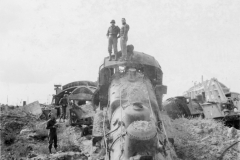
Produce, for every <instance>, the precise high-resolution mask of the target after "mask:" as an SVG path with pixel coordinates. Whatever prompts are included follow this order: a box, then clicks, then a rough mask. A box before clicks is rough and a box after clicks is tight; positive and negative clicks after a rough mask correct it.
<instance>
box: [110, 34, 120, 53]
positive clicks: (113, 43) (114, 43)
mask: <svg viewBox="0 0 240 160" xmlns="http://www.w3.org/2000/svg"><path fill="white" fill-rule="evenodd" d="M117 43H118V38H117V37H113V36H110V37H109V38H108V53H112V47H113V50H114V54H115V55H116V54H117V52H118V50H117Z"/></svg>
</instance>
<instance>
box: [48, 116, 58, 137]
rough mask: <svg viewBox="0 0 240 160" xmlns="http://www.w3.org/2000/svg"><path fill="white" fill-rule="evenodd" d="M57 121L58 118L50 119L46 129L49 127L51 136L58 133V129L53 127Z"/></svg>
mask: <svg viewBox="0 0 240 160" xmlns="http://www.w3.org/2000/svg"><path fill="white" fill-rule="evenodd" d="M56 123H57V122H56V120H52V119H50V120H48V122H47V127H46V129H49V132H48V135H49V136H51V135H56V134H57V129H56V128H55V127H53V126H54V125H55V124H56Z"/></svg>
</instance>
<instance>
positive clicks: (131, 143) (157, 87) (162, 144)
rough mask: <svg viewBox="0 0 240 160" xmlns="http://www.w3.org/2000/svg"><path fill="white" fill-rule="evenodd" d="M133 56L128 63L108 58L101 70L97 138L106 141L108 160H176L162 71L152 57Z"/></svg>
mask: <svg viewBox="0 0 240 160" xmlns="http://www.w3.org/2000/svg"><path fill="white" fill-rule="evenodd" d="M130 55H131V58H130V60H128V61H109V57H106V58H105V59H104V61H103V63H102V65H101V66H100V68H99V88H98V90H97V93H95V97H94V100H93V101H94V104H95V105H97V106H99V108H100V111H99V112H101V113H102V114H96V116H98V118H97V117H95V118H94V123H93V136H95V139H97V138H99V137H100V138H101V137H102V142H103V143H102V148H104V149H105V151H106V152H105V160H106V159H109V160H116V159H119V160H130V159H134V160H135V159H136V160H173V159H175V158H174V157H176V154H175V151H174V149H173V146H172V143H170V140H172V139H171V137H169V136H168V135H167V127H166V126H165V125H164V123H163V119H162V118H163V116H162V109H161V108H162V95H163V94H166V91H167V87H166V86H164V85H162V75H163V73H162V70H161V67H160V65H159V63H158V62H157V61H156V60H155V59H154V57H152V56H150V55H147V54H144V53H141V52H136V51H132V53H130ZM99 115H101V116H99ZM100 122H103V123H100ZM93 141H94V140H93ZM93 144H95V143H93Z"/></svg>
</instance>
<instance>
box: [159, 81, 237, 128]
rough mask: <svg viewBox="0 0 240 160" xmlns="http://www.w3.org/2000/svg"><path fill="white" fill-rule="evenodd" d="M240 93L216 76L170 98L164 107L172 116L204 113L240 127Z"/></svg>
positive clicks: (205, 115) (206, 116)
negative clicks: (181, 94)
mask: <svg viewBox="0 0 240 160" xmlns="http://www.w3.org/2000/svg"><path fill="white" fill-rule="evenodd" d="M239 100H240V94H239V93H235V92H230V89H229V88H227V87H226V86H225V85H224V84H222V83H221V82H219V81H218V80H217V79H216V78H212V79H211V80H207V81H202V83H199V84H197V85H194V86H193V87H192V88H190V89H189V90H188V91H186V92H185V93H184V96H178V97H174V98H169V99H167V100H166V101H165V102H164V103H163V108H164V109H165V110H166V111H167V113H168V115H169V116H170V117H171V118H178V117H179V116H186V117H189V116H196V115H203V116H204V117H205V118H211V119H220V120H224V121H225V122H226V124H227V125H230V126H234V127H235V128H240V112H239V111H240V102H239Z"/></svg>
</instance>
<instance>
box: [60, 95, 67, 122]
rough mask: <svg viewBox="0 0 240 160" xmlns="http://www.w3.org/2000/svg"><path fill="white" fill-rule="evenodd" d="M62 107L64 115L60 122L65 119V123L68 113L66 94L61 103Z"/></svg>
mask: <svg viewBox="0 0 240 160" xmlns="http://www.w3.org/2000/svg"><path fill="white" fill-rule="evenodd" d="M59 103H60V104H61V105H62V115H61V117H60V120H59V121H61V119H63V122H65V119H66V112H67V106H68V97H67V94H64V97H63V98H62V99H61V100H60V102H59Z"/></svg>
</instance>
